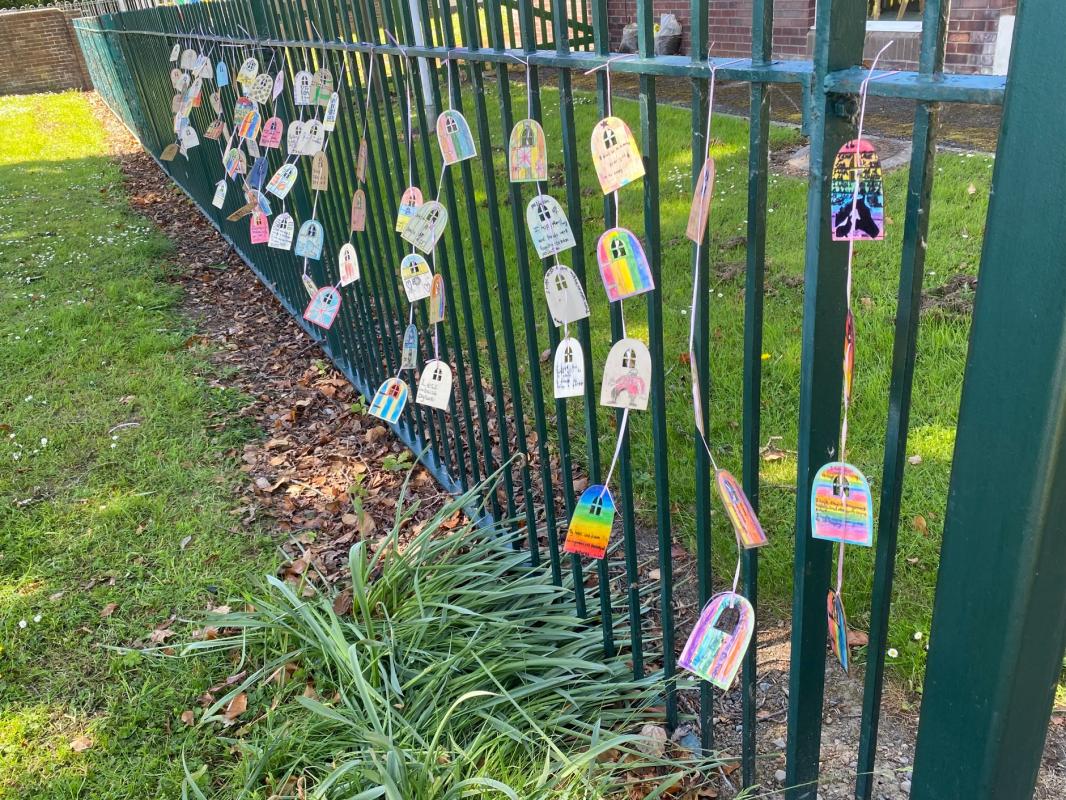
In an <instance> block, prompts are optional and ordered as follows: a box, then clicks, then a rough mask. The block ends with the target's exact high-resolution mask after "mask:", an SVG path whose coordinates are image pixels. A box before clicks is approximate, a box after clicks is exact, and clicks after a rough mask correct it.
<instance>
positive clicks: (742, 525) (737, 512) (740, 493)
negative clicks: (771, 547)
mask: <svg viewBox="0 0 1066 800" xmlns="http://www.w3.org/2000/svg"><path fill="white" fill-rule="evenodd" d="M715 479H716V482H717V484H718V495H719V496H720V497H721V498H722V505H724V506H725V512H726V514H727V515H728V516H729V521H730V522H732V523H733V530H734V531H735V532H736V534H737V541H738V542H740V546H741V547H743V548H744V549H745V550H749V549H751V548H753V547H762V546H763V545H764V544H767V539H766V533H765V532H764V531H763V529H762V525H761V524H760V523H759V518H758V517H757V516H755V509H753V508H752V507H751V503H750V502H748V496H747V495H746V494H744V490H743V489H742V488H741V486H740V484H739V483H738V482H737V479H736V478H734V477H733V476H732V475H731V474H730V473H729V472H727V471H726V470H724V469H720V470H718V471H717V472H716V473H715Z"/></svg>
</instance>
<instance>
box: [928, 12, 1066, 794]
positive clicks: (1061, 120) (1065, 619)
mask: <svg viewBox="0 0 1066 800" xmlns="http://www.w3.org/2000/svg"><path fill="white" fill-rule="evenodd" d="M1064 37H1066V5H1064V4H1062V3H1061V2H1058V0H1028V2H1026V3H1022V4H1020V5H1019V9H1018V18H1017V23H1016V27H1015V40H1014V56H1013V58H1012V59H1011V70H1010V78H1009V80H1008V83H1007V93H1006V97H1005V99H1004V105H1003V123H1002V127H1001V129H1000V138H999V152H998V158H996V165H995V171H994V173H993V176H992V196H991V201H990V203H989V210H988V224H987V226H986V228H985V240H984V250H983V253H982V256H981V270H980V273H979V274H980V278H981V280H980V284H979V287H978V290H977V298H976V301H975V304H974V314H973V327H972V329H971V332H970V352H969V362H968V363H967V365H966V372H965V377H964V382H963V389H962V403H961V405H960V408H959V424H958V433H957V437H956V441H955V454H954V459H953V461H952V471H951V484H950V487H949V489H948V507H947V515H946V518H945V527H944V543H943V547H942V548H941V555H940V572H939V575H938V576H937V594H936V602H935V604H934V607H933V623H932V628H931V630H932V632H933V633H932V636H931V637H930V642H929V662H928V667H927V669H926V682H925V693H924V695H923V701H922V715H921V722H920V725H919V728H918V746H917V753H916V758H915V764H914V778H913V786H914V789H913V794H912V796H913V797H914V798H915V800H932V799H933V798H957V797H965V798H968V799H972V800H992V798H1008V797H1009V798H1023V797H1030V796H1032V793H1033V790H1034V787H1035V784H1036V778H1037V772H1038V770H1039V767H1040V762H1041V757H1042V753H1043V747H1044V739H1045V736H1046V732H1047V724H1048V718H1049V715H1050V712H1051V706H1052V703H1053V701H1054V697H1055V689H1056V684H1057V682H1058V679H1059V675H1060V673H1061V669H1062V656H1063V650H1064V649H1066V526H1064V525H1063V520H1066V315H1064V314H1063V308H1066V271H1064V270H1063V261H1062V258H1063V257H1062V254H1063V253H1064V252H1066V213H1064V209H1066V181H1063V180H1062V176H1063V175H1066V150H1064V149H1063V148H1061V147H1049V146H1048V145H1049V143H1050V142H1055V141H1057V137H1059V136H1060V134H1061V131H1062V130H1063V128H1064V127H1066V83H1064V82H1063V81H1062V80H1049V76H1061V75H1062V74H1063V70H1064V68H1066V62H1064V58H1063V49H1062V40H1063V38H1064ZM1023 197H1024V198H1027V201H1026V202H1025V203H1020V202H1019V198H1023ZM1033 209H1041V213H1033ZM1019 264H1024V265H1025V278H1024V280H1019V275H1018V265H1019Z"/></svg>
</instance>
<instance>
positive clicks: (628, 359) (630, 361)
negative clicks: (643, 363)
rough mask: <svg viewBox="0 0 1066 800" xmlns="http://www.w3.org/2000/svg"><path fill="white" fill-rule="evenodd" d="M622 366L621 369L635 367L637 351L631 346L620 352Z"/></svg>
mask: <svg viewBox="0 0 1066 800" xmlns="http://www.w3.org/2000/svg"><path fill="white" fill-rule="evenodd" d="M622 367H623V369H636V368H637V351H636V350H634V349H633V348H632V347H630V348H629V349H628V350H626V351H625V352H624V353H622Z"/></svg>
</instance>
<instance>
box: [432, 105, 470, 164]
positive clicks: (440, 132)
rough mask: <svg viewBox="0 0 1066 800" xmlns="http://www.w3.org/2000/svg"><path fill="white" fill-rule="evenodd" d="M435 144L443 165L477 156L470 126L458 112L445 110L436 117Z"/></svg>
mask: <svg viewBox="0 0 1066 800" xmlns="http://www.w3.org/2000/svg"><path fill="white" fill-rule="evenodd" d="M437 142H438V143H439V144H440V153H441V156H442V157H443V159H444V163H445V164H455V163H456V162H458V161H463V160H465V159H467V158H473V157H474V156H475V155H477V151H475V150H474V137H473V136H472V135H471V134H470V126H469V125H468V124H467V122H466V119H465V118H464V117H463V115H462V114H460V113H459V112H458V111H454V110H452V109H447V110H446V111H442V112H441V114H440V116H439V117H437Z"/></svg>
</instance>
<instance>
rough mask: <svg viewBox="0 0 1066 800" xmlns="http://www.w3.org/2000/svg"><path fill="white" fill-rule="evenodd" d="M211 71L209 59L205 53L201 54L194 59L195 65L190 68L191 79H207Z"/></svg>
mask: <svg viewBox="0 0 1066 800" xmlns="http://www.w3.org/2000/svg"><path fill="white" fill-rule="evenodd" d="M212 71H213V69H212V66H211V59H210V58H208V57H207V55H206V54H205V53H201V54H200V55H198V56H197V57H196V63H195V64H193V66H192V74H193V77H196V78H201V79H202V78H208V77H210V76H211V73H212Z"/></svg>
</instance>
